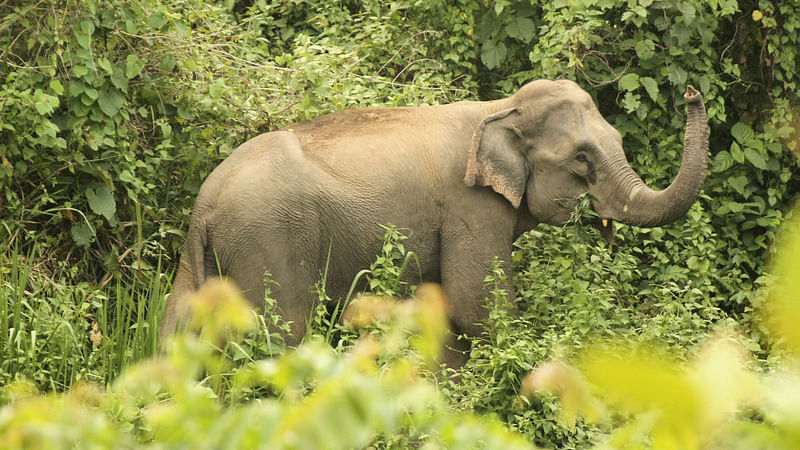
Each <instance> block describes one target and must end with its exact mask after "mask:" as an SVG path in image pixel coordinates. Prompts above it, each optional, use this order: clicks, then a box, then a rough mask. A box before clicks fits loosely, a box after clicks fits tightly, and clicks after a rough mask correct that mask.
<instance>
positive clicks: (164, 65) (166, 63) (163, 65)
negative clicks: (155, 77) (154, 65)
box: [158, 53, 176, 72]
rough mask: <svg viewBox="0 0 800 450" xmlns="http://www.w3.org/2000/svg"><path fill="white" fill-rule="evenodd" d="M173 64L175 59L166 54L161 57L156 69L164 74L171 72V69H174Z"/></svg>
mask: <svg viewBox="0 0 800 450" xmlns="http://www.w3.org/2000/svg"><path fill="white" fill-rule="evenodd" d="M175 64H176V61H175V57H174V56H172V55H171V54H169V53H167V54H165V55H164V56H162V57H161V61H159V63H158V68H159V69H161V70H163V71H164V72H172V69H174V68H175Z"/></svg>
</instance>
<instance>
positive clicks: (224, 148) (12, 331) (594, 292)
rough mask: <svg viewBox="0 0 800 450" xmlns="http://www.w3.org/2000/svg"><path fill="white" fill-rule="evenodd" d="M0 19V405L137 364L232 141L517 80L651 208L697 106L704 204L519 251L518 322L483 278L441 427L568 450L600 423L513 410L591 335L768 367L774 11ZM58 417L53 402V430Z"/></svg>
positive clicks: (467, 3)
mask: <svg viewBox="0 0 800 450" xmlns="http://www.w3.org/2000/svg"><path fill="white" fill-rule="evenodd" d="M0 17H2V18H1V19H0V186H1V187H2V194H0V221H2V227H0V236H1V238H0V249H2V253H0V294H2V300H0V317H4V318H6V319H5V320H0V381H2V383H3V384H5V385H6V386H7V388H8V389H7V390H10V391H13V389H12V388H14V387H15V386H21V385H20V384H19V383H23V384H24V383H27V382H32V383H34V385H35V387H36V388H37V389H39V390H42V391H48V392H49V391H62V390H66V389H67V388H68V387H69V386H71V385H73V384H74V383H76V382H78V381H90V382H100V383H103V384H110V383H111V382H112V381H113V380H115V379H117V376H118V375H119V374H120V373H121V372H122V371H123V370H124V368H125V367H126V366H129V365H131V364H133V363H134V362H135V361H138V360H141V359H143V358H146V357H148V356H150V355H153V354H154V353H155V352H156V344H155V337H156V336H157V333H156V331H157V330H156V328H157V322H158V316H159V314H160V310H161V308H162V307H163V296H164V293H165V292H167V290H168V288H169V276H166V277H164V276H162V275H161V273H162V272H163V273H166V274H169V273H171V272H172V271H173V270H174V267H175V263H176V260H177V255H178V253H179V249H180V246H181V245H182V242H183V236H184V233H185V230H186V225H187V221H188V217H189V212H190V210H191V206H192V202H193V200H194V197H195V195H196V193H197V190H198V189H199V186H200V184H201V183H202V180H203V179H204V178H205V176H206V175H207V174H208V173H209V172H210V171H211V170H212V169H213V167H214V166H215V165H216V164H217V163H218V162H219V161H220V160H221V159H223V158H224V157H225V156H227V155H228V154H229V153H230V152H231V151H233V149H234V148H235V147H236V146H237V145H238V144H240V143H242V142H244V141H245V140H246V139H248V138H250V137H252V136H255V135H256V134H258V133H261V132H263V131H267V130H271V129H276V128H278V127H280V126H283V125H286V124H289V123H292V122H295V121H298V120H304V119H309V118H313V117H315V116H317V115H319V114H323V113H326V112H330V111H333V110H338V109H343V108H351V107H364V106H376V105H380V106H403V105H426V104H436V103H445V102H450V101H456V100H463V99H469V100H478V99H480V100H489V99H495V98H499V97H502V96H505V95H509V94H511V93H513V92H514V91H515V90H516V89H518V88H519V86H520V85H522V84H523V83H524V82H526V81H528V80H532V79H536V78H569V79H573V80H575V81H576V82H578V83H579V84H581V85H582V86H583V87H584V88H585V89H586V90H587V91H588V92H589V93H590V94H591V95H592V96H593V97H594V98H595V100H596V102H597V104H598V107H599V109H600V110H601V112H602V113H603V115H604V116H605V117H606V118H607V119H608V121H609V122H610V123H611V124H612V125H614V126H615V127H616V128H617V129H618V130H619V131H620V132H621V133H622V135H623V139H624V145H625V149H626V152H627V154H628V157H629V160H630V161H631V163H632V165H633V166H634V168H635V169H636V170H637V171H638V172H639V173H640V174H641V175H642V176H643V178H644V179H645V181H646V182H648V184H650V185H652V186H654V187H663V186H665V185H666V184H667V183H668V182H669V180H670V179H671V178H672V177H673V176H674V175H675V173H676V171H677V168H678V165H679V164H678V161H680V152H681V148H682V144H681V137H682V127H683V124H684V117H683V114H684V112H683V110H682V108H681V107H680V105H681V104H682V103H681V96H682V93H683V92H684V89H685V87H686V85H687V84H691V85H693V86H695V87H696V88H698V89H699V90H700V91H701V92H702V93H703V96H704V98H705V100H706V103H707V108H708V114H709V126H710V136H711V146H710V152H711V155H710V157H711V160H710V167H709V173H708V178H707V182H706V185H705V186H704V190H703V192H702V193H701V197H700V199H699V201H698V202H697V203H696V204H695V205H694V206H693V207H692V209H691V210H690V211H689V213H688V214H687V216H686V217H685V218H683V219H682V220H680V221H678V222H676V223H675V224H672V225H670V226H666V227H659V228H652V229H637V228H634V227H627V226H621V225H618V224H617V225H616V241H615V243H614V246H613V249H609V248H608V247H607V246H606V245H605V244H604V243H603V242H602V240H601V238H600V236H599V233H597V232H596V231H594V230H590V229H588V228H585V227H583V226H573V227H567V228H556V227H544V226H542V227H539V228H537V229H536V230H534V231H532V232H530V233H527V234H526V235H525V236H523V237H522V238H521V239H520V240H519V241H518V242H517V243H516V245H517V251H516V252H515V255H514V261H513V264H514V284H515V287H516V291H517V292H516V294H517V295H516V301H517V303H518V311H519V314H518V315H512V314H509V313H508V312H507V311H506V310H505V309H504V308H498V307H496V305H497V304H498V303H499V304H503V303H505V302H506V301H508V299H507V298H506V297H504V296H505V293H504V291H502V289H500V288H499V286H501V285H502V277H504V276H506V274H502V273H501V272H500V271H499V269H495V271H494V272H493V273H490V274H488V275H489V279H488V280H487V283H488V286H489V288H488V290H489V291H491V292H492V295H491V296H490V298H489V299H488V303H487V307H489V308H490V309H491V310H492V313H491V316H490V320H489V321H488V323H487V324H486V330H487V338H486V339H485V340H482V341H480V342H477V343H475V345H474V346H473V351H472V359H471V361H470V363H469V364H468V366H467V367H466V368H465V370H464V371H462V372H461V373H459V376H460V382H459V383H454V382H452V381H450V380H443V381H441V382H440V383H438V388H439V389H440V391H441V392H442V393H443V394H444V395H445V397H446V401H447V402H448V403H449V407H450V408H455V409H459V410H463V411H469V412H472V411H477V412H479V413H481V414H488V415H492V416H495V417H497V418H499V419H500V420H501V421H502V422H503V423H505V424H506V425H507V426H508V427H510V428H511V429H513V430H516V431H518V432H519V433H521V434H522V435H524V436H525V438H526V439H528V441H530V442H534V443H536V444H539V445H543V446H546V447H560V448H577V447H585V446H587V445H590V444H593V443H597V442H598V441H600V440H601V439H602V438H603V436H606V435H608V434H609V433H611V430H610V429H609V425H608V424H604V423H601V422H592V423H587V421H585V420H584V419H583V418H581V417H580V416H577V415H576V416H575V417H576V419H575V426H571V424H570V423H568V422H569V421H564V420H561V419H560V418H561V417H562V412H561V409H560V406H559V403H558V402H557V401H556V400H554V399H553V398H537V399H535V400H532V401H531V402H530V403H527V402H526V400H522V399H521V398H519V397H517V392H518V389H519V387H520V385H521V384H522V380H523V379H524V378H525V376H526V375H527V374H528V373H529V372H530V371H531V370H532V369H534V368H535V367H536V366H537V365H539V364H541V363H542V362H543V361H546V360H548V359H553V358H555V359H562V360H563V359H570V358H573V357H576V356H577V355H579V354H581V351H582V350H583V349H584V348H585V347H587V346H589V345H590V343H592V342H596V341H598V340H600V339H602V338H616V339H620V340H624V341H627V342H631V341H633V342H638V343H640V344H646V345H648V346H650V348H652V349H654V350H653V351H654V352H656V353H657V354H659V355H662V356H663V355H670V356H671V357H674V358H676V359H678V360H688V359H690V353H691V349H692V348H694V347H696V346H697V345H699V344H700V343H701V342H703V341H704V339H705V336H706V335H707V333H708V332H709V331H710V330H725V331H726V332H728V331H732V330H735V331H736V332H737V335H738V336H739V340H740V342H741V343H742V345H744V346H745V347H746V348H747V349H748V350H750V351H751V352H754V354H755V355H756V357H757V361H756V363H755V364H756V365H757V366H759V367H762V368H763V369H764V370H767V369H768V368H769V367H772V366H773V364H777V363H775V362H774V361H775V360H776V359H780V358H779V357H778V356H776V354H777V353H776V352H775V351H774V349H775V348H776V347H774V345H773V344H774V342H773V341H771V340H770V339H769V338H768V336H767V332H768V330H769V326H768V324H767V323H766V322H765V321H764V320H762V318H761V316H760V315H759V314H758V311H760V310H761V309H762V306H763V303H764V299H765V298H766V288H767V287H768V286H770V284H771V277H770V276H769V275H767V270H766V267H767V261H769V260H770V258H771V257H772V256H773V255H772V253H771V250H770V249H771V244H772V242H773V241H774V239H775V233H776V230H777V229H778V227H779V225H780V224H781V223H782V222H784V220H785V219H786V216H787V211H788V210H789V205H790V204H791V203H792V202H793V200H794V199H795V198H796V197H797V194H798V192H800V189H798V188H799V187H800V178H798V176H797V175H798V162H797V160H796V158H795V156H796V155H797V154H798V152H800V149H799V148H798V142H800V141H799V140H798V126H800V118H799V117H800V112H799V111H798V108H800V98H798V82H800V68H799V67H798V55H797V52H798V48H800V45H798V40H800V3H798V2H797V1H794V0H793V1H777V0H712V1H706V0H686V1H680V2H673V1H653V0H570V1H567V0H556V1H538V0H523V1H510V0H479V1H474V0H457V1H443V0H401V1H396V2H391V3H388V2H381V1H378V0H337V1H328V0H310V1H300V0H283V1H264V0H219V1H216V2H203V1H199V0H108V1H103V2H100V1H96V0H66V1H61V2H56V1H52V0H42V1H35V2H30V1H22V0H10V1H6V2H2V4H0ZM387 231H390V230H387ZM396 231H397V230H395V232H396ZM400 231H402V230H400ZM386 238H387V239H386V241H385V242H387V243H388V244H386V245H385V246H384V250H383V254H382V255H379V256H380V258H379V259H378V260H377V261H376V263H375V265H373V267H372V268H371V269H372V270H371V271H370V274H369V275H368V282H369V284H370V285H371V286H370V287H371V289H372V290H373V291H374V292H377V293H382V294H388V295H401V296H404V295H407V294H409V293H410V292H412V289H413V286H410V285H406V284H404V282H405V280H401V279H400V278H399V277H398V274H402V273H404V272H405V273H410V272H409V271H411V272H413V271H414V270H415V263H414V261H413V251H414V250H415V249H404V248H403V247H402V246H397V245H395V244H397V243H399V242H401V241H402V239H401V235H400V234H399V233H397V234H395V235H387V237H386ZM392 242H394V244H391V243H392ZM787 257H789V256H784V258H787ZM496 267H499V266H496ZM364 269H368V268H364ZM267 288H269V283H268V284H267ZM318 291H319V294H320V300H325V299H326V298H327V297H326V294H325V292H324V285H323V286H318ZM267 294H269V293H267ZM267 298H269V295H267ZM343 306H344V305H342V307H343ZM274 307H275V306H274V302H273V303H269V300H268V301H267V303H266V304H265V308H264V310H266V311H274ZM324 309H325V308H324V307H320V308H319V309H318V312H319V314H316V315H315V317H314V318H312V321H313V322H314V327H312V328H313V329H312V331H311V333H310V335H309V336H308V340H313V339H322V340H325V341H327V342H329V343H331V344H332V345H333V347H334V349H335V351H336V352H346V351H349V350H348V349H350V348H351V347H352V346H353V345H355V342H357V341H358V338H359V336H360V334H358V333H353V332H352V331H347V330H345V328H344V327H343V326H342V325H341V324H339V323H337V322H336V321H335V320H333V321H332V320H331V319H330V317H329V316H326V312H327V311H323V310H324ZM790 311H791V309H790ZM253 317H254V319H255V322H256V327H255V329H254V331H252V332H250V333H249V334H247V335H245V336H244V337H242V338H241V340H238V341H229V344H228V345H227V346H226V347H225V348H224V352H225V354H226V355H227V357H228V358H230V359H232V360H233V361H235V363H234V367H236V365H237V364H238V365H242V364H248V363H250V364H253V363H255V361H259V360H261V359H262V358H264V357H266V356H270V355H275V354H278V353H280V352H281V351H282V349H283V343H282V341H281V340H280V336H279V335H278V334H276V333H275V330H276V329H278V328H280V326H281V321H280V318H279V317H278V316H276V315H275V314H270V313H267V314H266V315H256V316H253ZM370 332H372V333H378V334H380V333H383V332H385V330H384V329H383V327H382V326H377V327H374V328H372V329H371V331H370ZM315 336H316V337H315ZM656 343H658V345H656ZM404 349H405V350H403V352H405V351H406V350H408V347H404ZM409 351H410V350H409ZM403 352H400V353H401V354H403V355H405V354H406V353H403ZM312 353H313V352H312ZM778 353H779V352H778ZM313 354H314V355H317V353H313ZM392 359H393V358H392V357H385V358H383V359H382V363H384V362H385V363H388V362H390V361H391V360H392ZM332 364H333V363H332ZM337 364H338V363H337ZM226 370H227V369H226ZM231 370H232V369H231ZM229 372H230V371H229ZM220 377H221V378H219V380H218V381H215V383H218V384H217V385H216V387H214V388H209V389H211V391H212V392H214V395H217V396H226V395H229V394H228V390H229V389H230V388H231V386H232V383H233V382H232V381H231V379H230V373H227V374H226V375H224V376H223V375H220ZM190 378H191V377H190ZM13 380H27V381H18V382H17V384H14V383H13ZM207 386H210V384H209V385H207ZM214 389H216V391H215V390H214ZM23 390H24V389H23ZM10 391H9V392H10ZM87 392H90V391H87ZM203 392H206V391H203ZM273 394H274V391H273V390H272V388H264V387H259V386H255V387H251V388H247V389H244V388H243V389H242V393H241V396H242V397H245V398H255V397H258V396H261V395H267V396H269V395H273ZM74 395H80V394H69V395H67V396H58V395H54V398H58V399H60V400H57V401H59V402H62V403H63V402H66V403H63V404H65V405H67V406H64V407H65V408H70V407H71V406H70V405H72V404H71V403H69V402H70V401H71V400H69V399H70V398H73V397H74ZM86 395H87V396H88V397H87V398H93V397H92V395H93V394H92V395H90V394H86ZM198 395H200V394H198ZM203 395H206V394H203ZM193 398H194V397H193ZM197 398H200V397H197ZM195 400H196V401H198V402H201V401H210V400H197V399H195ZM195 400H192V401H195ZM212 403H213V402H212ZM204 404H205V403H204ZM214 408H219V405H217V406H214ZM120 411H122V410H119V411H118V413H119V414H122V412H120ZM214 411H219V409H216V410H214ZM584 412H585V411H584ZM126 414H127V413H126ZM209 414H211V415H212V416H213V414H216V413H215V412H210V413H209ZM265 414H266V413H265ZM86 417H87V418H86V420H90V419H91V417H94V416H91V417H90V416H86ZM115 417H122V416H115ZM213 417H218V416H213ZM786 417H791V415H788V416H786ZM92 420H93V419H92ZM115 420H121V419H115ZM126 420H127V419H126ZM204 420H210V419H204ZM470 420H471V419H470ZM81 423H83V422H81ZM86 423H89V422H86ZM131 423H132V422H131ZM773 423H775V422H774V421H773ZM87 426H88V425H87ZM97 426H98V427H100V428H98V429H103V430H107V429H109V428H108V427H112V428H113V426H112V425H108V424H105V422H103V423H100V422H98V425H97ZM104 427H105V428H104ZM135 427H138V428H136V430H137V433H142V436H144V435H147V433H150V432H152V430H150V429H148V428H147V426H146V425H145V424H144V423H142V422H136V425H135ZM109 433H113V429H112V431H109ZM412 434H413V433H412ZM421 434H423V433H422V432H419V433H418V434H416V435H414V436H420V435H421ZM97 436H98V438H97V439H105V438H104V437H103V436H107V434H105V432H103V433H99V432H98V435H97ZM131 439H133V438H131ZM136 439H138V438H136ZM176 439H178V438H176ZM393 439H394V440H393ZM402 439H403V438H390V437H387V438H385V439H383V438H377V440H376V441H375V443H376V445H379V446H380V445H383V446H392V445H395V446H400V445H401V444H402V443H407V442H409V441H407V440H406V441H403V440H402ZM411 439H412V440H413V438H411ZM99 442H100V441H98V445H102V444H100V443H99ZM120 442H132V441H120Z"/></svg>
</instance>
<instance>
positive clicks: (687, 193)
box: [617, 86, 708, 227]
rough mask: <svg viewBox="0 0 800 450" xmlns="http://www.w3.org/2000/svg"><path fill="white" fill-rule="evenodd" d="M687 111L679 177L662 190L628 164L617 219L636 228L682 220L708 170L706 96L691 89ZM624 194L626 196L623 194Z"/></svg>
mask: <svg viewBox="0 0 800 450" xmlns="http://www.w3.org/2000/svg"><path fill="white" fill-rule="evenodd" d="M684 99H686V105H687V108H688V116H687V118H686V135H685V137H684V144H683V162H682V163H681V168H680V170H679V171H678V175H677V176H676V177H675V179H674V180H673V181H672V184H670V185H669V187H667V188H666V189H664V190H663V191H654V190H652V189H650V188H649V187H647V185H645V184H644V182H642V180H641V178H639V177H638V176H637V175H636V174H635V173H634V172H633V169H631V167H630V165H628V164H627V162H626V163H625V164H624V166H625V167H623V168H621V169H620V170H621V171H622V173H621V174H620V178H619V179H620V180H623V179H624V180H627V183H625V186H624V188H623V189H624V191H623V192H626V193H627V195H625V196H624V197H623V199H622V203H623V207H622V211H619V212H618V214H617V220H619V221H621V222H624V223H627V224H630V225H637V226H644V227H657V226H661V225H665V224H668V223H671V222H674V221H675V220H677V219H679V218H680V217H682V216H683V215H684V214H686V211H688V210H689V208H690V207H691V206H692V204H693V203H694V201H695V199H696V198H697V194H698V193H700V189H701V188H702V186H703V182H704V181H705V177H706V168H707V167H708V131H707V124H706V110H705V106H704V105H703V97H702V96H701V95H700V93H699V92H697V91H696V90H694V89H693V88H692V87H691V86H690V87H689V88H688V89H687V91H686V94H684ZM623 195H624V194H623Z"/></svg>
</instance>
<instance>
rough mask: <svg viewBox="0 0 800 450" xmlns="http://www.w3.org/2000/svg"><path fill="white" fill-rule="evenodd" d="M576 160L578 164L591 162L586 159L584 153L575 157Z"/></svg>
mask: <svg viewBox="0 0 800 450" xmlns="http://www.w3.org/2000/svg"><path fill="white" fill-rule="evenodd" d="M575 160H577V161H578V162H582V163H585V162H589V160H588V159H587V158H586V155H585V154H584V153H578V154H577V155H576V156H575Z"/></svg>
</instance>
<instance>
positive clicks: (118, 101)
mask: <svg viewBox="0 0 800 450" xmlns="http://www.w3.org/2000/svg"><path fill="white" fill-rule="evenodd" d="M124 101H125V99H124V98H123V97H122V96H121V95H119V93H118V92H117V91H116V90H114V89H107V90H104V91H103V93H102V95H100V97H99V98H98V99H97V104H98V105H99V106H100V109H101V110H102V111H103V112H104V113H105V114H106V115H107V116H108V117H114V116H115V115H116V114H117V113H118V112H119V109H120V108H121V107H122V104H123V103H124Z"/></svg>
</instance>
